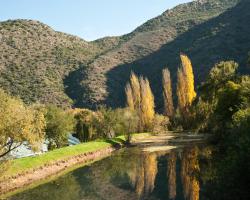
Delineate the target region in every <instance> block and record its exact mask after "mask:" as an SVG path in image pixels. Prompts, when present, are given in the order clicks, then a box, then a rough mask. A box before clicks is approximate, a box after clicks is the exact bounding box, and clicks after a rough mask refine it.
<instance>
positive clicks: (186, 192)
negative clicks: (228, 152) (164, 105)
mask: <svg viewBox="0 0 250 200" xmlns="http://www.w3.org/2000/svg"><path fill="white" fill-rule="evenodd" d="M210 155H211V150H210V147H209V146H208V145H206V144H204V143H203V142H200V141H199V140H197V141H196V140H192V141H190V139H187V140H185V138H184V140H183V138H180V137H179V138H175V140H172V142H168V143H162V142H158V143H156V142H150V141H148V142H145V143H143V144H140V145H136V146H134V147H130V148H125V149H121V150H119V151H116V152H115V153H113V154H112V155H111V156H110V157H108V158H105V159H103V160H101V161H98V162H95V163H94V164H92V165H90V166H85V167H81V168H78V169H75V170H74V171H71V172H69V173H67V174H65V175H63V176H61V177H59V178H57V179H56V180H53V181H51V182H48V183H45V184H43V185H40V186H37V187H35V188H32V189H28V190H26V191H23V192H21V193H19V194H16V195H14V196H11V197H9V198H8V199H9V200H99V199H100V200H130V199H131V200H137V199H138V200H139V199H145V200H167V199H177V200H182V199H183V200H184V199H187V200H198V199H207V198H206V184H205V183H206V177H207V176H208V175H207V174H208V173H209V172H210V171H211V170H209V164H208V163H209V162H208V160H209V159H210Z"/></svg>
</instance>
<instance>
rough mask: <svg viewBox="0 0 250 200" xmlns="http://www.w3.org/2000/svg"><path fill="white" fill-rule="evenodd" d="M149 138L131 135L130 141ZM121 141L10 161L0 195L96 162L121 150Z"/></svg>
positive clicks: (101, 141) (116, 139) (80, 145)
mask: <svg viewBox="0 0 250 200" xmlns="http://www.w3.org/2000/svg"><path fill="white" fill-rule="evenodd" d="M149 135H150V134H135V135H134V139H135V140H136V139H137V138H142V137H147V136H149ZM124 142H125V138H124V137H123V136H120V137H117V138H114V139H112V140H98V141H93V142H88V143H84V144H79V145H75V146H70V147H65V148H61V149H56V150H54V151H50V152H48V153H45V154H42V155H39V156H35V157H27V158H20V159H16V160H11V161H10V163H9V164H8V169H7V170H6V171H5V172H4V174H2V175H1V178H0V195H3V194H6V193H9V192H12V191H15V190H17V189H20V188H23V187H26V186H29V185H31V184H33V183H34V182H39V181H42V180H44V179H48V178H50V177H52V176H56V175H58V174H59V173H62V172H63V171H66V170H67V169H69V168H71V167H73V166H77V165H81V166H83V165H85V164H88V163H91V162H94V161H96V160H100V159H102V158H104V157H106V156H108V155H110V153H111V152H113V151H114V150H115V149H117V148H119V147H121V146H122V145H123V143H124Z"/></svg>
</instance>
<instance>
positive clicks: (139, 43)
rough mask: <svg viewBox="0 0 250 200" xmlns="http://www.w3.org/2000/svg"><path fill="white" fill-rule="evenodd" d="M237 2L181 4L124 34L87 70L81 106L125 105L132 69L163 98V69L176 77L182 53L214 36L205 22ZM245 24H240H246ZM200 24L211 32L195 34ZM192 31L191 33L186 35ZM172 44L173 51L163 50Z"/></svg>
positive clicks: (204, 46) (204, 72) (80, 101)
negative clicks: (126, 83)
mask: <svg viewBox="0 0 250 200" xmlns="http://www.w3.org/2000/svg"><path fill="white" fill-rule="evenodd" d="M237 2H238V1H236V0H207V1H194V2H191V3H187V4H183V5H179V6H177V7H175V8H173V9H171V10H167V11H166V12H164V13H163V14H162V15H160V16H158V17H156V18H154V19H152V20H150V21H148V22H146V23H145V24H143V25H142V26H140V27H138V28H137V29H136V30H135V31H133V32H132V33H130V34H128V35H125V36H122V37H121V38H120V40H121V39H123V42H122V43H120V44H119V45H118V46H117V47H116V48H114V49H112V50H111V51H108V52H107V53H105V54H102V55H101V56H99V57H98V58H97V59H95V60H94V61H93V62H92V63H90V65H89V67H88V68H87V71H85V73H86V76H85V77H84V78H83V80H82V81H81V86H82V87H83V88H87V90H88V96H85V95H83V98H82V97H81V96H78V98H79V100H78V102H79V103H81V104H79V105H83V106H86V105H96V104H97V105H98V104H100V103H104V104H108V105H111V106H114V105H115V106H122V105H124V90H123V88H124V86H125V82H126V81H127V80H128V77H129V73H130V71H131V70H134V71H136V72H137V73H138V74H143V75H145V76H147V77H149V78H150V79H151V82H152V84H153V87H154V91H155V95H156V96H158V97H159V96H160V98H157V99H158V100H159V99H161V85H160V84H161V77H160V76H161V69H163V68H164V67H166V66H168V67H169V68H171V72H172V73H173V76H175V74H174V72H175V71H176V69H177V67H178V62H177V59H178V57H179V53H180V52H181V51H183V52H186V53H187V54H189V53H190V52H189V51H188V49H190V48H198V46H197V47H196V43H197V42H198V41H201V40H202V39H203V38H204V37H212V36H213V34H212V33H211V32H210V29H212V27H211V25H210V24H209V23H208V24H207V25H205V24H204V22H209V21H210V20H214V19H216V18H218V17H219V16H220V14H222V13H223V12H225V11H226V10H227V9H229V8H231V7H234V6H235V5H236V4H237ZM234 14H235V13H234ZM237 15H238V13H237ZM223 20H226V21H225V23H227V21H228V20H227V19H226V18H225V19H221V21H220V23H222V26H223V25H225V23H224V22H223ZM240 23H241V22H240ZM243 23H244V22H243ZM243 23H242V24H239V26H241V25H242V26H244V25H243ZM198 27H202V29H203V28H205V29H207V32H208V33H206V34H205V35H202V34H199V35H192V34H193V32H192V30H194V29H196V28H198ZM211 31H213V30H211ZM189 32H190V33H191V35H189V37H185V38H183V35H184V34H187V33H189ZM209 34H210V35H209ZM243 34H245V33H243ZM232 36H233V35H232ZM181 37H182V38H183V41H182V42H179V43H178V44H177V43H176V42H177V41H179V38H181ZM196 37H197V38H196ZM189 40H196V41H197V42H196V43H193V42H189V43H188V45H187V42H188V41H189ZM211 40H212V38H211ZM202 41H203V40H202ZM173 44H176V45H173ZM170 45H171V48H169V52H167V51H166V50H163V48H167V47H168V46H169V47H170ZM199 45H200V46H199V48H200V47H203V48H204V49H205V48H207V46H209V45H211V43H202V44H201V43H200V44H199ZM217 45H219V44H218V43H215V44H213V47H215V48H216V46H217ZM245 53H246V52H245ZM204 55H207V53H204ZM190 56H191V58H192V59H193V55H192V54H190ZM200 56H202V55H200V54H199V56H197V57H198V58H199V57H200ZM212 56H215V55H212ZM232 58H233V57H232ZM195 59H196V58H195ZM211 59H213V58H209V57H207V58H206V60H208V61H211ZM213 61H214V60H213ZM213 61H212V62H210V63H213ZM197 63H198V64H200V63H199V61H198V60H197V62H196V63H195V64H197ZM195 66H196V65H195ZM209 67H211V66H209V65H208V66H204V68H206V69H205V70H203V71H201V70H200V71H198V70H199V69H198V70H197V68H196V74H197V73H198V74H199V75H200V74H201V76H200V80H202V79H203V78H204V76H205V74H206V73H207V71H208V70H209ZM200 80H199V81H200Z"/></svg>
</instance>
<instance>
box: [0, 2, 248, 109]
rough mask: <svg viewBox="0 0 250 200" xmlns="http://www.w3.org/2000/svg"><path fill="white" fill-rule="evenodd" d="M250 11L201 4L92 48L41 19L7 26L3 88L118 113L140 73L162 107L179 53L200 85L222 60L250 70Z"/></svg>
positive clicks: (1, 34) (2, 35)
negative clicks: (165, 82)
mask: <svg viewBox="0 0 250 200" xmlns="http://www.w3.org/2000/svg"><path fill="white" fill-rule="evenodd" d="M249 9H250V2H249V1H248V0H241V1H240V0H197V1H194V2H191V3H187V4H182V5H179V6H177V7H175V8H173V9H171V10H167V11H166V12H164V13H163V14H162V15H160V16H158V17H156V18H154V19H151V20H149V21H148V22H146V23H145V24H143V25H142V26H140V27H138V28H137V29H135V30H134V31H133V32H131V33H129V34H127V35H123V36H120V37H106V38H102V39H99V40H96V41H93V42H86V41H84V40H82V39H80V38H78V37H75V36H71V35H67V34H64V33H60V32H56V31H54V30H52V29H51V28H50V27H48V26H46V25H44V24H42V23H40V22H37V21H28V20H14V21H6V22H1V23H0V41H1V43H0V47H1V48H0V86H1V87H3V88H4V89H5V90H7V91H10V92H11V93H12V94H14V95H19V96H20V97H21V98H22V99H24V100H25V101H26V102H34V101H41V102H42V103H57V104H60V105H64V106H69V105H71V104H74V105H75V106H84V107H90V108H95V107H96V106H97V105H100V104H107V105H110V106H114V107H117V106H123V105H124V86H125V84H126V82H127V81H128V78H129V74H130V71H131V70H133V71H135V72H136V73H138V74H140V75H144V76H146V77H148V78H149V79H150V82H151V86H152V88H153V91H154V94H155V96H156V100H157V102H156V103H157V107H158V108H160V107H161V104H162V95H161V91H162V89H161V70H162V69H163V68H164V67H166V66H167V67H168V68H169V69H170V71H171V74H172V77H173V82H174V83H175V82H176V70H177V68H178V66H179V58H178V57H179V53H180V52H184V53H187V54H188V55H189V56H190V58H191V59H192V61H193V64H194V72H195V75H196V77H197V79H196V83H200V82H201V81H202V80H204V78H205V77H206V74H207V73H208V71H209V70H210V68H211V67H212V66H213V64H214V63H216V62H218V61H220V60H227V59H234V60H236V61H238V62H239V63H241V64H242V66H245V65H244V64H245V63H244V61H246V56H247V52H248V51H249V50H250V24H249V21H250V14H249V12H248V11H249ZM241 71H242V72H247V69H246V68H244V67H243V68H242V69H241Z"/></svg>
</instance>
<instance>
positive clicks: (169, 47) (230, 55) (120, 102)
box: [106, 0, 250, 111]
mask: <svg viewBox="0 0 250 200" xmlns="http://www.w3.org/2000/svg"><path fill="white" fill-rule="evenodd" d="M249 10H250V1H249V0H242V1H241V2H240V3H239V4H238V5H236V6H235V7H234V8H231V9H229V10H228V11H226V12H224V13H223V14H221V15H220V16H218V17H216V18H213V19H211V20H209V21H207V22H205V23H202V24H200V25H197V26H195V27H194V28H192V29H190V30H189V31H187V32H185V33H184V34H182V35H180V36H178V37H177V38H176V39H175V40H173V41H172V42H169V43H167V44H165V45H163V46H162V47H161V49H159V50H158V51H156V52H154V53H152V54H151V55H148V56H146V57H144V58H142V59H139V60H136V61H134V62H132V63H128V64H124V65H119V66H116V67H114V68H113V69H112V70H110V71H108V72H107V73H106V76H107V86H108V93H109V96H108V97H107V99H106V104H107V105H109V106H112V107H119V106H124V104H125V94H124V87H125V84H126V82H127V81H128V80H129V75H130V71H132V70H133V71H134V72H135V73H137V74H139V75H143V76H145V77H147V78H148V79H149V80H150V83H151V87H152V89H153V92H154V95H155V100H156V108H157V110H159V111H160V108H162V102H163V98H162V85H161V78H162V77H161V71H162V69H163V68H165V67H166V66H167V67H168V68H169V70H170V72H171V75H172V81H173V83H176V71H177V68H178V66H179V54H180V52H184V53H186V54H187V55H188V56H189V57H190V58H191V60H192V62H193V67H194V73H195V78H196V80H195V81H196V84H198V83H200V82H201V81H203V80H204V79H205V77H206V76H207V74H208V72H209V70H210V69H211V67H212V66H213V65H214V64H215V63H217V62H219V61H222V60H235V61H237V62H239V63H240V64H241V67H240V72H241V73H250V70H249V69H248V68H247V67H246V60H247V53H248V51H250V12H249ZM173 85H174V87H175V84H173Z"/></svg>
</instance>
